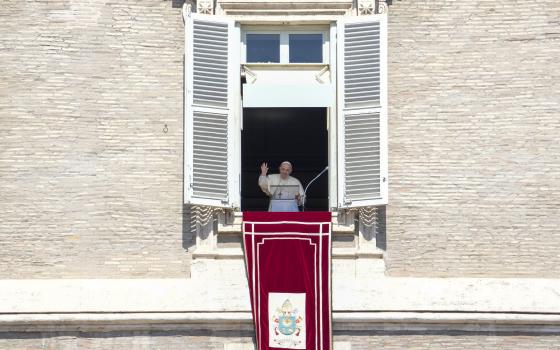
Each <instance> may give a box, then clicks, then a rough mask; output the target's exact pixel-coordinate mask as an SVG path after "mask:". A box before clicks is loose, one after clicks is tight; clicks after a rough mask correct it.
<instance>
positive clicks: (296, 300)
mask: <svg viewBox="0 0 560 350" xmlns="http://www.w3.org/2000/svg"><path fill="white" fill-rule="evenodd" d="M268 312H269V316H270V317H269V345H270V346H271V347H279V348H285V349H305V293H270V294H269V309H268Z"/></svg>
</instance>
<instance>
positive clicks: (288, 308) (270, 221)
mask: <svg viewBox="0 0 560 350" xmlns="http://www.w3.org/2000/svg"><path fill="white" fill-rule="evenodd" d="M243 243H244V247H245V265H246V267H247V277H248V281H249V291H250V294H251V307H252V312H253V320H254V324H255V332H256V340H257V350H268V349H306V350H331V338H332V334H331V329H332V327H331V213H330V212H245V213H243Z"/></svg>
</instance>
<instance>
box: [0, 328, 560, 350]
mask: <svg viewBox="0 0 560 350" xmlns="http://www.w3.org/2000/svg"><path fill="white" fill-rule="evenodd" d="M334 341H335V342H339V341H344V342H350V343H351V345H352V348H351V349H352V350H371V349H395V350H397V349H399V350H400V349H415V350H423V349H441V350H444V349H445V350H450V349H457V350H462V349H477V350H478V349H508V350H521V349H525V350H526V349H534V350H540V349H542V350H544V349H547V350H551V349H560V337H559V336H557V335H546V334H540V335H539V334H536V335H495V334H490V333H475V334H469V333H461V332H447V333H446V332H443V334H428V335H426V334H409V333H406V332H393V333H380V334H354V335H348V334H340V335H336V336H335V337H334ZM226 342H229V343H233V342H235V343H241V342H243V343H246V342H251V335H250V334H247V332H244V333H242V332H217V333H216V332H195V333H193V332H183V331H168V332H162V331H152V332H146V331H138V332H127V331H121V332H113V333H95V332H90V333H81V334H80V333H74V332H68V333H63V332H58V333H12V334H9V335H6V334H2V333H0V349H6V350H8V349H9V350H14V349H18V350H24V349H25V350H31V349H34V350H35V349H49V350H50V349H58V350H66V349H88V350H94V349H100V350H101V349H103V350H110V349H122V348H126V349H130V350H140V349H166V350H179V349H181V350H191V349H192V350H210V349H212V350H224V343H226ZM335 350H336V348H335Z"/></svg>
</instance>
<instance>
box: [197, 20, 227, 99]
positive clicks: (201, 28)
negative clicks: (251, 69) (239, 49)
mask: <svg viewBox="0 0 560 350" xmlns="http://www.w3.org/2000/svg"><path fill="white" fill-rule="evenodd" d="M193 75H194V79H193V99H194V103H195V104H196V105H200V106H212V107H213V106H221V107H227V104H228V25H227V24H224V23H217V22H213V21H202V20H196V19H195V20H194V24H193Z"/></svg>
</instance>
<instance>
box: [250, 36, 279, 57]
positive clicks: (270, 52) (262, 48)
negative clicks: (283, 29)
mask: <svg viewBox="0 0 560 350" xmlns="http://www.w3.org/2000/svg"><path fill="white" fill-rule="evenodd" d="M247 62H267V63H280V34H247Z"/></svg>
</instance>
